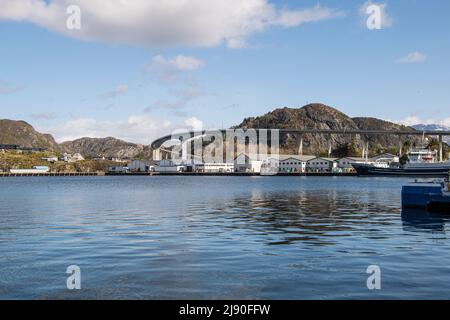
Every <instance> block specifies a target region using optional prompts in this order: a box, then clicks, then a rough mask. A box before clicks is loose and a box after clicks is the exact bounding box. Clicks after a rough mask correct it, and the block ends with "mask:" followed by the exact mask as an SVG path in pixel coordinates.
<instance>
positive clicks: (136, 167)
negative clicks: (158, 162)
mask: <svg viewBox="0 0 450 320" xmlns="http://www.w3.org/2000/svg"><path fill="white" fill-rule="evenodd" d="M154 164H155V163H154V162H152V161H148V160H133V161H131V162H130V163H128V165H127V167H128V168H129V169H130V171H131V172H150V169H151V168H152V166H154Z"/></svg>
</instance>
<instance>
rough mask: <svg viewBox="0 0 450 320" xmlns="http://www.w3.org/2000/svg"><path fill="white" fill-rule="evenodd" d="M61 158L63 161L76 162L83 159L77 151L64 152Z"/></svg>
mask: <svg viewBox="0 0 450 320" xmlns="http://www.w3.org/2000/svg"><path fill="white" fill-rule="evenodd" d="M61 160H62V161H64V162H77V161H83V160H84V157H83V156H82V155H81V154H79V153H75V154H73V155H72V154H69V153H64V154H63V156H62V157H61Z"/></svg>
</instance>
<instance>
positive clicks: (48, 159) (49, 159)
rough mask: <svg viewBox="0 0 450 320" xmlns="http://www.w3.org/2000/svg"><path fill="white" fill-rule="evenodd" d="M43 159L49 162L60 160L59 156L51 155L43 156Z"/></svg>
mask: <svg viewBox="0 0 450 320" xmlns="http://www.w3.org/2000/svg"><path fill="white" fill-rule="evenodd" d="M42 160H45V161H47V162H57V161H58V157H56V156H50V157H46V158H42Z"/></svg>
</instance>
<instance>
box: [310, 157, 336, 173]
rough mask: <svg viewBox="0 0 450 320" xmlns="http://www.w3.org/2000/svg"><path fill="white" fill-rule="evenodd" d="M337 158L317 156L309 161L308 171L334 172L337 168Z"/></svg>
mask: <svg viewBox="0 0 450 320" xmlns="http://www.w3.org/2000/svg"><path fill="white" fill-rule="evenodd" d="M337 160H338V159H337V158H325V157H315V158H313V159H311V160H308V161H307V164H306V171H307V172H316V173H327V172H333V170H334V169H335V168H337V165H338V163H337Z"/></svg>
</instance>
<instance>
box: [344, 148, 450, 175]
mask: <svg viewBox="0 0 450 320" xmlns="http://www.w3.org/2000/svg"><path fill="white" fill-rule="evenodd" d="M435 158H436V153H435V152H433V151H430V150H428V149H424V148H422V149H416V150H413V151H411V152H410V153H409V154H408V159H409V160H408V162H407V163H406V164H404V165H403V166H402V165H400V164H399V163H383V164H381V163H369V162H355V163H352V166H353V168H354V169H355V171H356V172H357V174H358V176H405V177H427V178H445V177H447V176H448V172H449V171H450V162H449V161H447V162H436V161H435Z"/></svg>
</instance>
